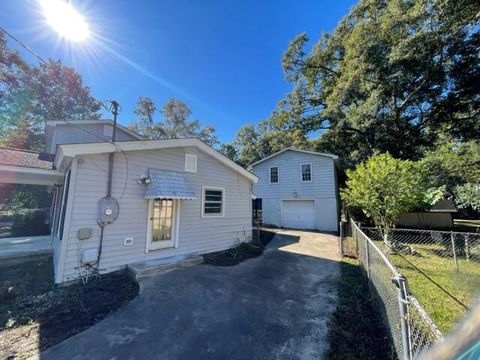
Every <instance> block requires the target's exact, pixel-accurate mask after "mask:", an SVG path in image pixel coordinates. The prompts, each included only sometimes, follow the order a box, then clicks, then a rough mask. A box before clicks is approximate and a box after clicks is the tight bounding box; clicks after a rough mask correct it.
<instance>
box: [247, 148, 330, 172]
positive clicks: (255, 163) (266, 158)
mask: <svg viewBox="0 0 480 360" xmlns="http://www.w3.org/2000/svg"><path fill="white" fill-rule="evenodd" d="M289 150H290V151H295V152H300V153H304V154H311V155H318V156H325V157H328V158H330V159H333V160H337V159H338V156H337V155H333V154H326V153H319V152H315V151H308V150H300V149H295V148H286V149H283V150H280V151H278V152H276V153H274V154H272V155H270V156H267V157H265V158H263V159H261V160H258V161H257V162H254V163H253V164H251V165H250V166H249V168H253V166H256V165H258V164H260V163H262V162H264V161H267V160H269V159H271V158H273V157H275V156H277V155H280V154H283V153H284V152H286V151H289Z"/></svg>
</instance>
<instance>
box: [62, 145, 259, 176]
mask: <svg viewBox="0 0 480 360" xmlns="http://www.w3.org/2000/svg"><path fill="white" fill-rule="evenodd" d="M189 146H194V147H196V148H198V149H199V150H201V151H203V152H205V153H207V154H208V155H210V156H211V157H213V158H215V159H217V160H218V161H220V162H221V163H223V164H224V165H226V166H227V167H229V168H231V169H233V170H235V171H237V172H238V173H240V174H242V175H243V176H245V177H246V178H247V179H249V180H250V181H252V182H254V183H256V182H257V181H258V177H257V176H255V175H254V174H252V173H251V172H250V171H248V170H246V169H244V168H243V167H241V166H240V165H238V164H236V163H235V162H233V161H232V160H230V159H229V158H227V157H226V156H225V155H223V154H222V153H220V152H218V151H217V150H215V149H214V148H212V147H210V146H209V145H207V144H205V143H204V142H203V141H201V140H199V139H197V138H186V139H166V140H142V141H118V142H115V143H111V142H104V143H87V144H65V145H58V151H57V154H56V156H55V166H56V167H57V168H60V166H61V164H62V162H63V161H64V159H65V158H66V157H75V156H77V155H92V154H104V153H111V152H117V151H135V150H155V149H168V148H174V147H189Z"/></svg>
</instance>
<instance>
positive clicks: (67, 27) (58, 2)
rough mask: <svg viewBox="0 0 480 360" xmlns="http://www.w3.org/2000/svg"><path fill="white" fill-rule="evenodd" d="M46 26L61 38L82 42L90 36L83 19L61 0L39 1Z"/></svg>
mask: <svg viewBox="0 0 480 360" xmlns="http://www.w3.org/2000/svg"><path fill="white" fill-rule="evenodd" d="M39 3H40V5H41V7H42V9H43V13H44V14H45V18H46V19H47V22H48V24H49V25H50V26H51V27H52V28H53V29H54V30H55V31H56V32H57V33H58V34H59V35H60V36H61V37H63V38H65V39H67V40H70V41H84V40H86V39H87V38H88V37H89V35H90V29H89V27H88V24H87V22H86V20H85V18H84V17H83V16H82V15H81V14H80V13H79V12H78V11H77V10H75V9H74V8H73V6H72V5H70V4H68V3H66V2H65V1H63V0H39Z"/></svg>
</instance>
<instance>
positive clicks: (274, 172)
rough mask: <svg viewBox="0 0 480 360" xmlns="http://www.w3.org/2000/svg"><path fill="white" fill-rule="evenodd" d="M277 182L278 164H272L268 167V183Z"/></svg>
mask: <svg viewBox="0 0 480 360" xmlns="http://www.w3.org/2000/svg"><path fill="white" fill-rule="evenodd" d="M276 183H278V166H272V167H271V168H270V184H276Z"/></svg>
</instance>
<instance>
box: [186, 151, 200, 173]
mask: <svg viewBox="0 0 480 360" xmlns="http://www.w3.org/2000/svg"><path fill="white" fill-rule="evenodd" d="M185 171H187V172H193V173H196V172H197V155H193V154H185Z"/></svg>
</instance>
